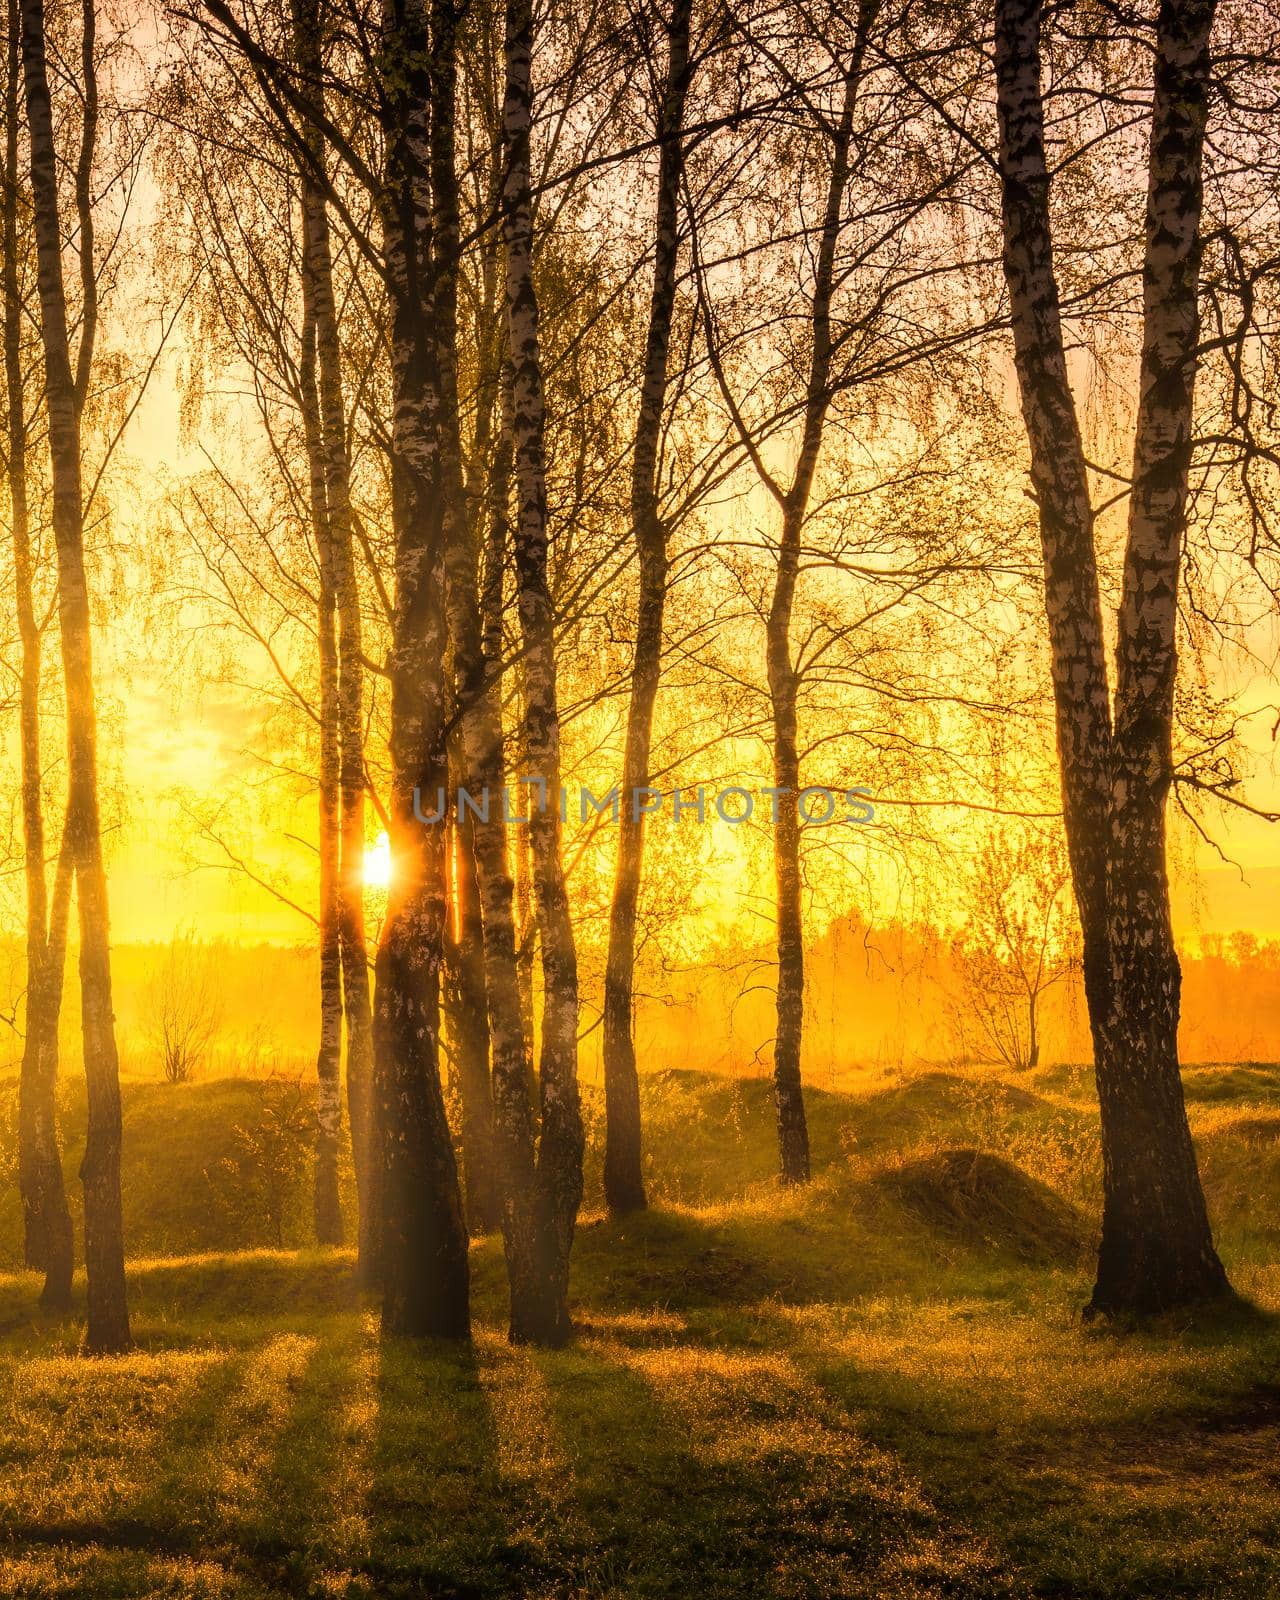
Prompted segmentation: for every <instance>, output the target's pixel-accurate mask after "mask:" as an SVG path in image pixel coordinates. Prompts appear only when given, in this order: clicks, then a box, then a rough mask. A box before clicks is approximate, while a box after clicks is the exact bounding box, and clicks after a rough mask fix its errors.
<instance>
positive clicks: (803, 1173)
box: [765, 0, 879, 1184]
mask: <svg viewBox="0 0 1280 1600" xmlns="http://www.w3.org/2000/svg"><path fill="white" fill-rule="evenodd" d="M878 11H879V0H862V3H861V4H860V6H859V9H858V24H857V31H856V34H855V39H854V46H853V50H852V53H851V56H850V60H849V64H848V67H847V69H846V72H845V77H844V95H843V101H842V104H841V110H840V120H839V122H838V123H837V125H836V127H835V129H834V130H833V131H832V145H831V167H830V172H829V175H828V178H827V193H826V199H825V203H824V206H823V216H822V229H821V232H820V234H819V237H818V251H817V259H816V261H815V263H814V283H813V297H812V301H811V304H810V311H809V318H810V329H811V338H812V349H811V351H810V356H809V376H808V383H807V387H806V394H805V406H804V414H803V422H802V430H801V438H800V452H799V455H798V457H797V459H796V466H795V472H794V473H793V475H792V480H791V486H790V488H789V489H788V490H786V492H785V493H779V492H778V491H777V490H775V493H778V498H779V505H780V510H781V513H782V532H781V536H780V538H779V541H778V556H777V570H776V573H775V576H774V585H773V596H772V600H771V602H770V606H769V616H768V618H767V621H766V626H765V658H766V667H767V672H768V681H769V705H770V711H771V713H772V719H773V785H774V790H775V793H774V795H773V814H772V820H773V824H774V827H773V865H774V881H775V885H776V893H777V955H778V998H777V1019H778V1020H777V1033H776V1036H775V1039H774V1047H773V1093H774V1105H775V1109H776V1111H777V1118H778V1161H779V1174H780V1176H781V1179H782V1181H783V1183H787V1184H793V1183H807V1182H808V1181H809V1129H808V1124H807V1122H806V1119H805V1111H804V1093H803V1089H802V1084H801V1071H800V1061H801V1045H802V1038H803V1030H804V915H803V909H802V904H801V877H800V749H799V733H798V727H799V722H798V689H799V676H798V674H797V672H796V668H795V664H794V662H793V660H792V657H791V613H792V607H793V605H794V602H795V592H796V582H797V579H798V577H799V572H800V540H801V535H802V533H803V530H804V522H805V517H806V514H807V512H808V508H809V496H810V494H811V492H812V489H813V479H814V475H815V473H816V472H817V469H818V453H819V451H820V450H821V448H822V431H823V428H824V426H825V424H826V419H827V412H828V410H829V409H830V406H831V362H832V345H831V302H832V299H833V297H834V294H835V286H836V247H837V245H838V244H839V241H840V233H841V229H842V226H843V222H844V205H845V195H846V191H847V189H848V185H849V175H850V172H849V151H850V147H851V144H852V141H853V113H854V107H855V105H856V104H857V97H858V90H859V87H860V85H861V82H862V72H863V62H864V60H865V57H866V47H867V38H868V35H869V33H870V30H871V27H872V24H873V22H874V21H875V18H876V15H877V14H878Z"/></svg>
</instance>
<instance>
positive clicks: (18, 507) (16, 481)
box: [3, 0, 74, 1310]
mask: <svg viewBox="0 0 1280 1600" xmlns="http://www.w3.org/2000/svg"><path fill="white" fill-rule="evenodd" d="M7 45H8V50H7V62H6V65H7V77H6V80H5V168H4V194H3V204H4V224H3V230H4V239H3V245H4V264H3V290H4V362H5V382H6V391H7V395H8V480H9V506H10V522H11V524H12V532H13V581H14V605H15V612H16V615H17V621H18V636H19V641H20V644H21V649H22V658H21V661H22V664H21V683H20V691H19V710H18V728H19V751H20V761H21V787H22V829H23V859H24V867H25V873H26V890H27V930H26V931H27V1010H26V1030H27V1031H26V1037H25V1039H24V1040H23V1049H22V1067H21V1074H20V1077H19V1080H18V1174H19V1185H20V1188H21V1191H22V1216H23V1253H24V1259H25V1261H26V1264H27V1266H29V1267H36V1268H39V1269H40V1270H42V1271H43V1272H44V1274H45V1284H44V1291H43V1293H42V1295H41V1302H42V1304H44V1305H46V1306H49V1307H51V1308H55V1309H58V1310H65V1309H66V1308H67V1307H68V1306H69V1305H70V1303H71V1278H72V1272H73V1269H74V1241H73V1237H72V1229H71V1212H70V1210H69V1209H68V1206H67V1195H66V1188H65V1185H64V1183H63V1178H62V1156H61V1152H60V1150H59V1148H58V1127H57V1070H58V1050H57V1044H58V1039H57V1018H56V1014H55V1015H54V1017H53V1019H52V1020H53V1028H52V1033H51V1032H50V1027H49V1023H50V1002H51V998H52V994H51V991H52V990H53V987H54V983H55V982H56V983H57V985H58V988H59V989H60V987H61V961H62V956H61V953H55V952H54V951H53V950H51V948H50V943H49V906H48V891H47V887H46V883H45V861H44V856H45V829H44V797H43V794H42V787H41V779H42V763H41V752H40V676H41V642H42V641H41V637H40V629H39V626H38V624H37V622H36V614H35V603H34V597H33V574H32V565H31V540H30V524H29V520H28V513H27V427H26V384H25V381H24V374H23V370H22V315H23V306H22V296H21V288H20V283H19V277H18V206H19V185H18V125H19V112H18V96H19V93H20V74H21V61H20V55H19V49H20V47H19V24H18V6H17V0H9V11H8V38H7ZM55 954H56V959H57V962H58V971H57V972H54V971H52V970H51V963H52V962H53V960H54V959H55Z"/></svg>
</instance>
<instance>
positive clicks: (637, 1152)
mask: <svg viewBox="0 0 1280 1600" xmlns="http://www.w3.org/2000/svg"><path fill="white" fill-rule="evenodd" d="M691 11H692V4H691V0H675V3H674V4H673V6H672V8H671V18H670V21H669V22H668V24H667V76H666V83H665V87H664V92H663V99H662V107H661V110H660V113H659V118H658V138H659V140H660V141H661V155H660V158H659V164H658V197H657V215H656V218H655V222H654V257H653V289H652V293H651V296H650V302H649V327H648V332H647V334H646V337H645V359H644V374H643V378H642V380H641V385H640V407H639V413H638V416H637V418H636V432H635V440H634V443H633V445H632V454H631V536H632V539H633V540H634V542H635V546H636V555H637V557H638V559H639V566H640V597H639V605H638V609H637V614H636V644H635V657H634V661H633V663H632V669H631V702H630V705H629V706H628V709H627V743H626V754H625V756H624V759H623V767H622V794H623V805H622V809H621V812H620V814H619V820H618V861H617V866H616V869H615V871H614V879H613V900H612V904H611V906H610V910H609V953H608V957H607V961H606V966H605V980H604V1095H605V1147H604V1194H605V1200H606V1202H607V1204H608V1206H609V1209H610V1210H611V1211H614V1212H618V1213H625V1212H628V1211H640V1210H643V1209H644V1206H645V1204H646V1201H645V1192H644V1170H643V1160H642V1148H641V1124H640V1080H639V1077H638V1074H637V1072H636V1052H635V1040H634V1038H633V1035H632V1008H633V984H634V977H635V956H636V905H637V902H638V899H639V895H640V874H641V870H642V867H643V862H644V814H643V813H638V812H637V809H636V807H635V806H634V805H633V804H632V803H631V797H632V796H633V795H634V794H636V792H637V791H638V790H640V789H642V788H644V787H645V786H646V785H647V784H648V782H649V758H650V749H651V743H652V735H653V707H654V701H655V700H656V698H657V694H658V679H659V676H660V674H661V670H662V624H663V612H664V610H665V607H666V599H667V530H666V529H665V528H664V527H663V525H662V521H661V518H660V516H659V510H658V446H659V442H660V439H661V434H662V416H663V405H664V401H665V398H666V391H667V358H668V354H669V351H670V346H671V322H672V316H673V314H674V311H675V299H676V267H677V264H678V259H679V254H680V233H679V225H678V224H679V205H680V182H681V176H682V173H683V169H684V148H683V129H684V106H685V98H686V96H687V93H688V88H689V79H690V70H689V23H690V14H691Z"/></svg>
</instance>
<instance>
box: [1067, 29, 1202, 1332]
mask: <svg viewBox="0 0 1280 1600" xmlns="http://www.w3.org/2000/svg"><path fill="white" fill-rule="evenodd" d="M1215 11H1216V4H1215V0H1163V3H1162V4H1161V7H1160V14H1159V23H1158V27H1157V43H1156V63H1155V94H1154V99H1153V104H1152V113H1151V154H1150V164H1149V165H1150V172H1149V188H1148V193H1147V222H1146V257H1145V263H1144V270H1143V342H1142V376H1141V383H1140V389H1139V401H1138V417H1137V429H1136V436H1135V441H1134V454H1133V489H1132V492H1131V494H1130V498H1129V537H1128V544H1127V548H1126V552H1125V568H1124V589H1123V594H1122V598H1121V602H1120V615H1119V627H1118V630H1117V645H1116V698H1115V735H1114V751H1113V766H1112V782H1111V834H1110V844H1111V860H1110V863H1109V871H1108V875H1107V912H1108V931H1109V934H1110V945H1111V971H1112V992H1111V1004H1112V1013H1111V1015H1112V1021H1111V1026H1110V1028H1109V1029H1108V1033H1109V1036H1110V1037H1109V1040H1108V1043H1109V1045H1110V1050H1109V1052H1108V1059H1107V1070H1106V1071H1105V1073H1104V1074H1103V1075H1102V1077H1101V1078H1100V1080H1099V1091H1100V1096H1101V1098H1102V1154H1103V1170H1104V1174H1105V1177H1106V1188H1105V1204H1104V1208H1103V1222H1102V1247H1101V1251H1100V1254H1099V1258H1098V1281H1097V1283H1096V1285H1095V1287H1094V1291H1093V1301H1092V1306H1093V1309H1094V1310H1095V1311H1100V1312H1107V1313H1111V1312H1124V1311H1137V1312H1147V1311H1159V1310H1162V1309H1164V1308H1165V1307H1167V1306H1169V1305H1180V1304H1184V1303H1186V1302H1187V1301H1191V1300H1196V1299H1200V1298H1204V1297H1207V1296H1216V1295H1221V1294H1223V1293H1225V1292H1226V1289H1227V1279H1226V1274H1225V1272H1224V1271H1223V1268H1222V1263H1221V1262H1220V1261H1219V1259H1218V1256H1217V1253H1216V1252H1215V1250H1214V1247H1213V1237H1212V1233H1211V1230H1210V1227H1209V1218H1208V1213H1207V1211H1206V1209H1205V1203H1204V1193H1203V1190H1202V1189H1201V1186H1200V1174H1199V1171H1198V1169H1197V1166H1196V1157H1195V1150H1194V1148H1193V1146H1192V1143H1191V1133H1190V1129H1189V1128H1188V1126H1187V1115H1186V1108H1185V1106H1184V1104H1183V1095H1182V1076H1181V1072H1180V1070H1179V1063H1178V1000H1179V991H1180V987H1181V971H1180V968H1179V965H1178V956H1177V951H1176V950H1175V948H1174V943H1173V926H1172V922H1171V920H1170V913H1169V875H1168V870H1167V866H1166V851H1165V805H1166V801H1167V799H1168V794H1169V786H1170V782H1171V779H1172V773H1173V748H1172V744H1173V741H1172V730H1173V694H1174V682H1175V679H1176V677H1177V620H1178V579H1179V571H1180V567H1181V562H1182V541H1183V537H1184V534H1185V532H1186V521H1187V493H1188V487H1187V479H1188V473H1189V470H1190V465H1191V443H1192V428H1193V401H1194V388H1195V373H1196V356H1195V351H1196V348H1197V346H1198V344H1199V340H1200V316H1199V278H1200V257H1201V242H1200V213H1201V202H1202V195H1203V189H1202V176H1201V167H1202V160H1203V153H1204V137H1205V124H1206V120H1207V115H1208V84H1209V71H1210V64H1209V35H1210V32H1211V30H1212V27H1213V19H1214V14H1215Z"/></svg>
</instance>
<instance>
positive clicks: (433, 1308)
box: [374, 0, 470, 1338]
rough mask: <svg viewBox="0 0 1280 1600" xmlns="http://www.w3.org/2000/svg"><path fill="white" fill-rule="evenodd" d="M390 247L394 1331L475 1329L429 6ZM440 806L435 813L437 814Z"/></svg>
mask: <svg viewBox="0 0 1280 1600" xmlns="http://www.w3.org/2000/svg"><path fill="white" fill-rule="evenodd" d="M383 47H384V50H383V59H384V72H385V74H386V85H387V92H388V101H389V111H388V130H387V131H388V150H387V185H386V189H385V191H384V194H383V196H382V208H381V209H382V226H383V250H384V259H385V263H386V268H387V279H388V288H389V291H390V295H391V354H392V381H393V385H394V403H395V415H394V422H393V434H392V443H393V465H394V470H395V474H396V478H397V487H396V494H395V520H396V528H395V540H396V607H395V617H394V622H393V637H392V648H391V659H390V677H391V736H390V749H391V765H392V784H391V806H390V821H391V829H390V834H391V855H392V873H391V884H390V888H389V891H388V899H387V914H386V918H385V920H384V922H383V928H382V937H381V940H380V942H379V946H378V958H377V990H376V1006H375V1029H374V1055H375V1098H376V1105H377V1115H378V1118H379V1122H380V1127H379V1132H378V1145H379V1151H380V1156H381V1166H382V1191H381V1194H380V1202H381V1204H380V1216H381V1225H382V1238H381V1248H380V1252H379V1266H380V1272H381V1277H382V1282H383V1306H382V1326H383V1330H384V1332H387V1333H399V1334H416V1335H434V1336H443V1337H453V1338H467V1337H469V1335H470V1307H469V1267H468V1261H467V1231H466V1225H465V1223H464V1221H463V1213H462V1201H461V1196H460V1193H459V1189H458V1173H457V1166H456V1163H455V1160H454V1154H453V1142H452V1139H451V1137H450V1133H449V1126H448V1122H447V1120H446V1117H445V1109H444V1097H443V1094H442V1093H441V1087H440V1057H439V1023H440V962H441V953H442V948H443V939H444V919H445V913H446V896H445V877H446V872H445V867H446V863H445V830H444V828H443V827H442V826H440V825H428V824H425V823H423V822H422V821H420V820H419V819H418V818H417V817H416V816H415V803H414V802H415V792H420V793H421V794H422V795H424V796H434V795H435V793H436V790H437V789H438V788H442V787H444V786H445V784H446V783H447V778H448V771H447V761H446V758H445V696H444V687H445V686H444V677H443V671H444V662H445V657H446V644H447V640H446V633H445V616H444V606H443V596H444V569H445V538H444V525H443V517H442V510H441V481H440V451H439V442H438V429H437V418H438V403H439V401H438V394H439V390H438V376H437V373H436V371H435V346H434V338H433V335H432V333H431V312H432V299H433V285H432V282H431V237H430V216H431V212H430V201H429V194H428V190H427V183H428V179H429V172H430V150H429V143H428V133H427V97H428V87H429V86H428V82H427V76H426V72H427V68H426V63H427V60H428V38H427V27H426V18H425V15H424V13H423V9H422V6H421V4H420V0H389V4H388V7H387V10H386V13H385V16H384V33H383ZM426 809H427V810H428V813H429V810H430V806H429V804H428V807H427V808H426Z"/></svg>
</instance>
